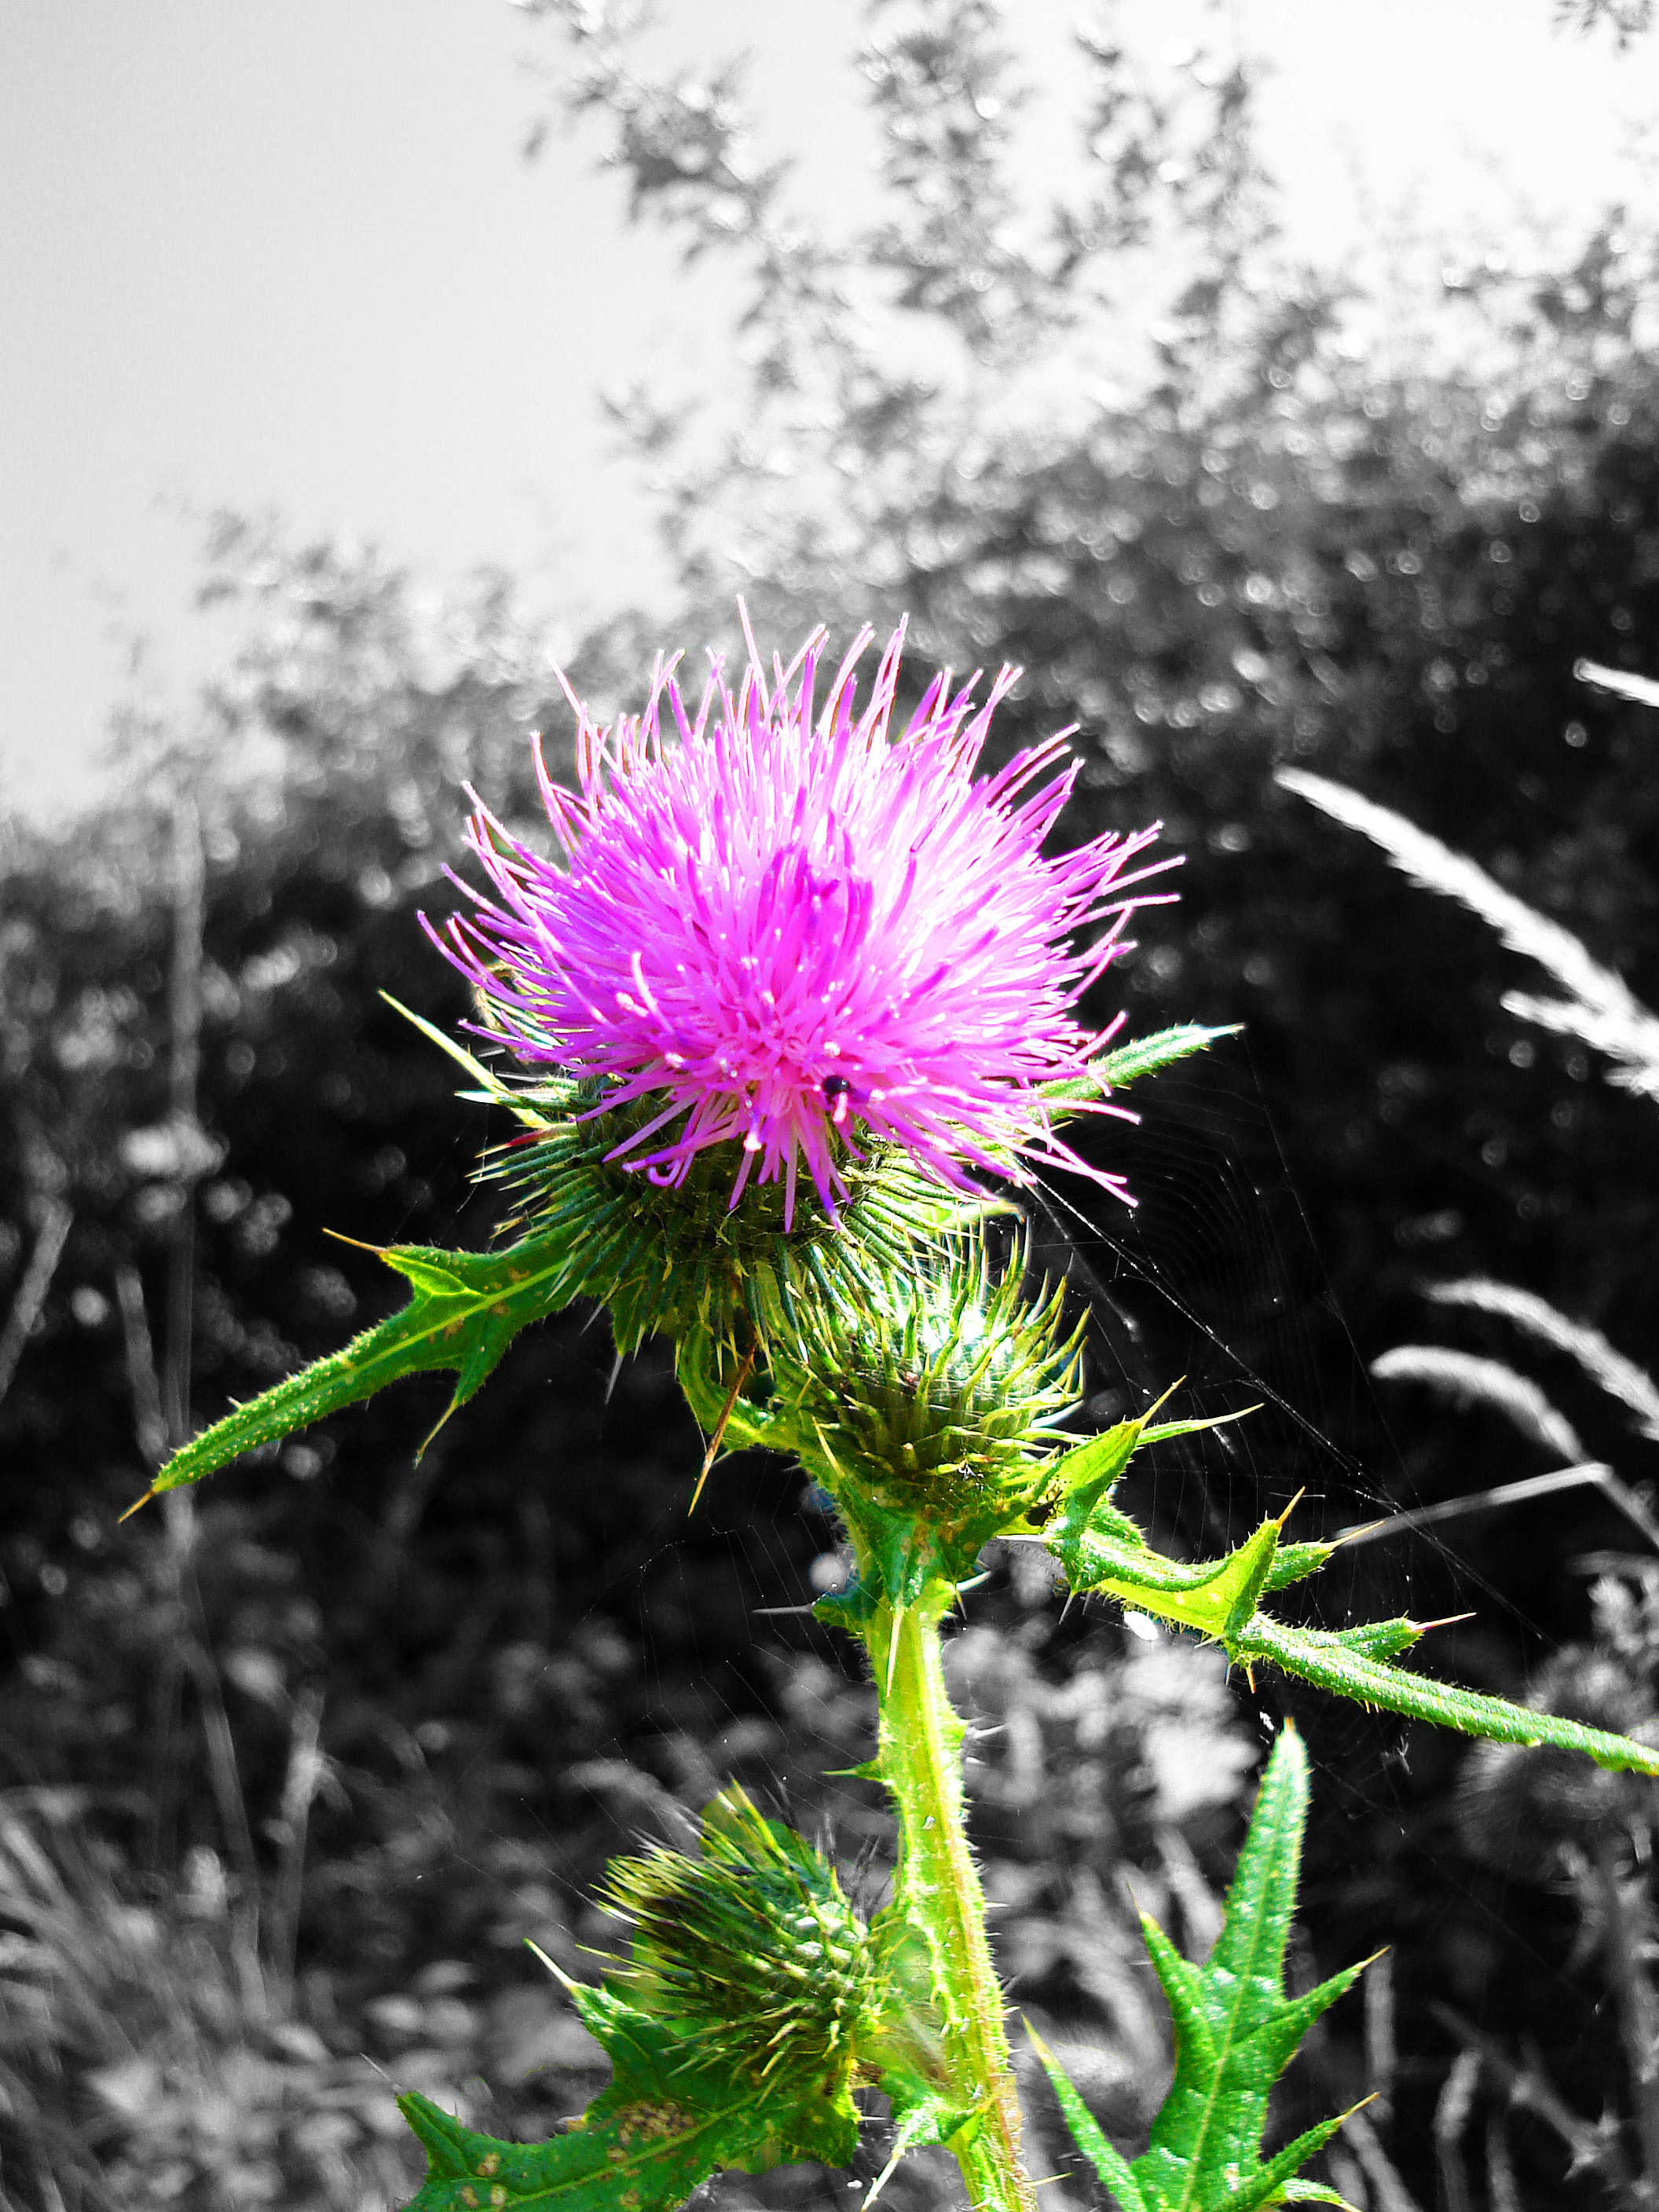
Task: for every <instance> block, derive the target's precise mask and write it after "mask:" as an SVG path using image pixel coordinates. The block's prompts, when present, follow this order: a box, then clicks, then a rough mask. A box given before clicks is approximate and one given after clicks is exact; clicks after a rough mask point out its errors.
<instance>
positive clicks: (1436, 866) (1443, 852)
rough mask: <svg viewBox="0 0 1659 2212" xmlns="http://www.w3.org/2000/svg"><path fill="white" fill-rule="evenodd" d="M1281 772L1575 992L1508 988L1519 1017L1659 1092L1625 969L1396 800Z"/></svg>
mask: <svg viewBox="0 0 1659 2212" xmlns="http://www.w3.org/2000/svg"><path fill="white" fill-rule="evenodd" d="M1274 779H1275V781H1277V782H1279V784H1281V785H1282V786H1283V787H1284V788H1285V790H1286V791H1292V792H1294V793H1296V794H1297V797H1298V798H1299V799H1306V800H1308V802H1309V804H1310V805H1314V806H1317V807H1318V808H1319V809H1320V811H1322V813H1325V814H1328V815H1329V816H1330V817H1331V818H1332V819H1333V820H1334V821H1336V822H1340V823H1343V824H1344V825H1345V826H1346V828H1348V829H1358V831H1360V833H1361V834H1362V835H1363V836H1367V837H1369V838H1370V840H1371V842H1372V843H1373V844H1375V845H1378V846H1380V847H1381V848H1382V849H1383V852H1385V853H1386V854H1388V856H1389V860H1392V861H1393V863H1394V865H1395V867H1397V868H1398V869H1399V870H1400V871H1401V873H1402V874H1403V875H1406V876H1407V877H1409V878H1410V879H1411V881H1412V882H1413V883H1414V884H1419V885H1420V886H1421V887H1422V888H1423V889H1424V890H1431V891H1438V892H1439V893H1440V895H1441V896H1443V897H1444V898H1452V899H1455V900H1456V901H1457V902H1458V903H1459V905H1460V906H1465V907H1467V908H1468V909H1469V911H1470V913H1472V914H1477V915H1480V919H1481V920H1482V921H1485V922H1486V923H1488V924H1489V925H1490V926H1491V927H1492V928H1493V929H1495V930H1496V931H1497V933H1498V937H1499V938H1500V939H1501V940H1502V941H1503V943H1504V945H1507V946H1508V947H1509V949H1510V951H1512V952H1519V953H1522V955H1524V957H1526V958H1527V959H1528V960H1535V961H1536V962H1537V963H1538V964H1539V966H1540V967H1541V968H1543V969H1547V971H1548V972H1549V974H1550V975H1553V977H1554V978H1555V980H1556V981H1557V982H1558V983H1559V984H1560V985H1561V987H1563V989H1564V990H1565V992H1566V993H1567V994H1568V995H1567V997H1566V998H1565V999H1540V998H1535V997H1534V996H1532V995H1531V994H1528V993H1525V992H1521V991H1509V992H1505V994H1504V1009H1505V1011H1506V1012H1509V1013H1511V1014H1513V1015H1514V1016H1515V1017H1516V1019H1517V1020H1521V1021H1530V1022H1535V1023H1536V1024H1539V1026H1540V1027H1541V1028H1544V1029H1549V1030H1557V1031H1559V1032H1560V1033H1562V1034H1565V1035H1566V1036H1576V1037H1577V1038H1579V1039H1580V1040H1581V1041H1582V1042H1584V1043H1585V1044H1588V1045H1589V1046H1591V1047H1592V1048H1594V1049H1595V1051H1597V1052H1599V1053H1601V1054H1605V1055H1606V1057H1607V1059H1609V1060H1613V1061H1614V1062H1615V1063H1616V1065H1615V1066H1614V1068H1613V1071H1612V1073H1610V1074H1609V1076H1608V1081H1609V1082H1611V1083H1615V1084H1617V1085H1619V1086H1620V1088H1621V1089H1623V1090H1628V1091H1639V1092H1641V1093H1642V1094H1643V1095H1644V1096H1645V1097H1656V1098H1659V1018H1656V1017H1655V1016H1654V1015H1653V1014H1651V1013H1650V1012H1649V1011H1648V1009H1647V1008H1646V1007H1645V1006H1643V1005H1642V1003H1641V1002H1640V1000H1638V999H1637V998H1636V997H1635V996H1634V995H1633V994H1632V992H1631V990H1630V988H1629V987H1628V986H1627V985H1626V982H1625V981H1624V979H1623V978H1622V977H1621V976H1620V975H1615V974H1614V973H1613V970H1612V969H1610V968H1604V967H1602V965H1601V963H1600V962H1599V961H1598V960H1596V959H1595V958H1593V957H1592V956H1591V955H1590V954H1589V952H1588V951H1586V950H1585V948H1584V946H1583V945H1582V944H1580V942H1579V940H1578V939H1577V938H1576V937H1575V936H1574V935H1573V933H1572V932H1571V930H1570V929H1564V928H1563V927H1561V925H1560V923H1559V922H1557V921H1550V919H1549V918H1548V916H1547V915H1541V914H1539V913H1537V912H1536V911H1535V910H1534V908H1531V907H1529V906H1528V904H1527V903H1526V902H1525V900H1524V899H1518V898H1516V896H1515V895H1514V894H1513V892H1510V891H1506V890H1504V887H1503V885H1502V884H1498V883H1494V882H1493V880H1492V878H1491V877H1490V876H1489V875H1488V874H1487V873H1486V870H1485V869H1484V868H1480V867H1477V866H1476V865H1475V863H1474V861H1473V860H1467V859H1465V857H1464V856H1463V854H1461V853H1454V852H1453V851H1452V849H1451V848H1450V846H1449V845H1443V844H1442V843H1441V842H1440V840H1439V839H1438V838H1437V837H1431V836H1429V834H1428V832H1427V831H1426V830H1424V829H1418V827H1417V826H1416V824H1415V823H1411V822H1407V819H1406V818H1405V817H1404V816H1403V815H1401V814H1395V813H1394V812H1393V811H1391V810H1390V809H1389V807H1386V806H1378V805H1376V804H1375V802H1374V801H1372V800H1370V799H1362V798H1361V797H1360V796H1359V794H1358V792H1353V791H1348V790H1346V789H1345V788H1344V787H1343V786H1342V785H1341V784H1339V783H1330V782H1328V781H1326V779H1325V778H1324V777H1323V776H1322V775H1309V774H1308V772H1307V770H1306V769H1297V768H1281V769H1276V770H1275V771H1274Z"/></svg>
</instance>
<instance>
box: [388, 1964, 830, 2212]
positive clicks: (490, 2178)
mask: <svg viewBox="0 0 1659 2212" xmlns="http://www.w3.org/2000/svg"><path fill="white" fill-rule="evenodd" d="M572 1995H573V1996H574V2001H575V2003H576V2007H577V2009H578V2010H579V2011H580V2014H581V2016H582V2020H583V2021H584V2023H585V2024H586V2027H587V2028H588V2029H589V2030H590V2032H591V2033H592V2034H593V2035H594V2036H595V2037H596V2038H597V2039H598V2040H599V2042H600V2043H601V2044H602V2045H604V2047H605V2051H606V2053H607V2055H608V2056H609V2057H610V2060H611V2086H610V2087H609V2088H607V2089H606V2090H605V2091H604V2092H603V2093H602V2094H601V2095H599V2097H597V2098H595V2100H593V2102H592V2104H591V2105H590V2106H588V2108H587V2110H586V2112H585V2113H584V2114H583V2115H582V2117H581V2118H580V2119H579V2120H576V2121H574V2122H573V2123H572V2124H571V2125H570V2126H569V2127H568V2129H566V2130H565V2132H564V2133H563V2134H562V2135H558V2136H553V2137H552V2138H551V2139H550V2141H549V2142H541V2143H507V2142H495V2141H494V2140H493V2139H492V2138H491V2137H490V2136H482V2135H477V2134H475V2133H474V2131H473V2130H471V2128H466V2127H463V2126H462V2125H461V2124H460V2122H459V2120H456V2119H453V2118H451V2117H450V2116H449V2115H448V2114H447V2112H441V2111H440V2110H439V2108H438V2106H435V2105H434V2104H433V2103H432V2102H431V2101H430V2100H428V2098H425V2097H422V2096H417V2095H414V2094H410V2095H407V2096H404V2097H400V2098H399V2099H398V2105H399V2107H400V2109H401V2110H402V2112H403V2115H404V2118H405V2119H406V2120H407V2121H408V2122H409V2124H410V2127H411V2128H413V2130H415V2133H416V2136H418V2137H419V2138H420V2142H421V2144H422V2148H423V2149H424V2150H425V2152H426V2155H427V2172H426V2179H425V2181H424V2182H423V2183H422V2186H421V2189H420V2191H419V2192H418V2194H417V2195H416V2197H413V2198H412V2199H411V2200H410V2203H409V2204H408V2205H407V2206H406V2207H405V2212H477V2208H480V2207H489V2208H492V2212H494V2209H495V2208H512V2207H523V2206H528V2205H536V2206H538V2207H543V2208H547V2212H555V2208H556V2212H669V2208H670V2207H671V2206H674V2205H678V2204H683V2203H684V2202H685V2200H686V2198H687V2197H690V2195H691V2193H692V2191H694V2190H696V2189H699V2188H701V2187H702V2184H703V2183H704V2182H705V2181H707V2180H708V2177H709V2176H710V2174H712V2173H714V2172H717V2171H718V2170H719V2169H720V2168H721V2167H732V2168H735V2169H736V2170H738V2172H744V2173H763V2172H767V2171H768V2170H769V2168H770V2167H772V2166H783V2165H790V2164H793V2163H794V2162H796V2161H797V2160H806V2159H811V2160H818V2161H820V2162H821V2163H823V2164H824V2165H826V2166H845V2165H846V2164H847V2163H848V2160H850V2159H851V2157H852V2155H853V2153H854V2148H855V2147H856V2144H857V2141H858V2114H857V2112H856V2111H855V2110H854V2106H853V2103H852V2100H851V2099H850V2097H848V2095H847V2094H846V2093H845V2092H844V2091H843V2092H842V2093H841V2094H840V2095H838V2096H835V2097H820V2096H817V2095H816V2094H809V2095H807V2096H805V2097H803V2098H800V2099H795V2098H793V2097H790V2096H787V2095H785V2094H783V2093H780V2092H778V2091H777V2090H776V2089H771V2088H768V2087H765V2086H757V2084H756V2082H755V2081H751V2080H750V2078H749V2076H748V2075H746V2074H743V2073H738V2075H736V2076H735V2078H734V2075H733V2073H732V2069H731V2067H730V2066H728V2065H727V2064H726V2063H724V2062H723V2061H722V2060H720V2058H719V2057H710V2056H709V2055H708V2053H707V2052H706V2051H702V2050H700V2049H698V2048H697V2047H696V2045H691V2044H689V2043H688V2042H687V2040H686V2039H685V2038H684V2037H683V2036H681V2035H678V2034H677V2033H675V2032H674V2030H673V2029H672V2028H671V2027H667V2026H665V2024H664V2023H662V2022H661V2021H654V2020H652V2019H650V2018H648V2017H647V2015H645V2014H644V2013H641V2012H638V2011H636V2010H635V2008H633V2007H632V2006H631V2005H629V2004H626V2003H624V2002H623V2001H622V1999H621V1998H619V1997H617V1996H614V1995H613V1994H612V1993H611V1992H610V1991H609V1990H593V1989H580V1988H578V1989H574V1990H573V1991H572Z"/></svg>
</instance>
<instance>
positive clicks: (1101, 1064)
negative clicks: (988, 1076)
mask: <svg viewBox="0 0 1659 2212" xmlns="http://www.w3.org/2000/svg"><path fill="white" fill-rule="evenodd" d="M1239 1027H1240V1024H1238V1023H1237V1022H1233V1023H1230V1024H1228V1025H1227V1026H1226V1027H1225V1028H1223V1029H1215V1030H1212V1029H1206V1028H1205V1027H1204V1026H1203V1025H1202V1024H1201V1023H1199V1022H1180V1023H1177V1024H1176V1027H1175V1028H1174V1029H1169V1030H1156V1031H1154V1033H1153V1034H1152V1036H1144V1037H1131V1038H1130V1040H1129V1042H1127V1044H1121V1045H1118V1046H1117V1047H1116V1048H1115V1049H1114V1050H1113V1051H1111V1052H1108V1053H1103V1054H1101V1056H1100V1058H1099V1059H1098V1060H1091V1061H1090V1063H1089V1073H1088V1074H1087V1075H1086V1076H1073V1077H1071V1078H1069V1079H1066V1080H1064V1081H1062V1082H1059V1083H1045V1084H1044V1085H1042V1096H1043V1097H1045V1098H1048V1099H1052V1100H1053V1101H1054V1103H1056V1104H1060V1105H1063V1104H1064V1103H1066V1101H1067V1100H1068V1099H1073V1098H1077V1099H1081V1098H1097V1097H1100V1096H1101V1095H1102V1094H1103V1092H1107V1091H1121V1090H1122V1089H1123V1087H1124V1085H1126V1084H1129V1083H1133V1082H1134V1081H1135V1079H1136V1078H1137V1077H1139V1076H1142V1075H1154V1074H1156V1073H1157V1072H1158V1069H1159V1068H1160V1067H1168V1066H1170V1064H1171V1063H1172V1062H1173V1061H1175V1060H1185V1059H1187V1058H1188V1055H1189V1054H1192V1053H1195V1052H1202V1051H1203V1050H1204V1049H1205V1048H1206V1046H1208V1045H1212V1044H1213V1043H1214V1042H1216V1039H1217V1038H1218V1037H1227V1036H1237V1035H1238V1032H1239Z"/></svg>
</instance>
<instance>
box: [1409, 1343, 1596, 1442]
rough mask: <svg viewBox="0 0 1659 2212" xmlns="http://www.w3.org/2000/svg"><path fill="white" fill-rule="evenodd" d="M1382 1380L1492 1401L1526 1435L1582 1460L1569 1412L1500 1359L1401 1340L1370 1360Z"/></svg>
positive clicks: (1466, 1400) (1475, 1402)
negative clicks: (1422, 1385)
mask: <svg viewBox="0 0 1659 2212" xmlns="http://www.w3.org/2000/svg"><path fill="white" fill-rule="evenodd" d="M1371 1373H1372V1374H1373V1375H1374V1376H1376V1379H1377V1380H1378V1382H1379V1383H1425V1384H1426V1385H1427V1387H1428V1388H1429V1389H1431V1390H1435V1391H1437V1392H1439V1394H1440V1395H1442V1396H1443V1397H1446V1398H1449V1399H1450V1400H1451V1401H1452V1402H1453V1404H1454V1405H1456V1406H1490V1407H1492V1409H1493V1410H1494V1411H1495V1412H1497V1413H1502V1414H1504V1416H1505V1417H1506V1418H1507V1419H1509V1420H1510V1421H1512V1422H1513V1423H1514V1425H1515V1426H1516V1428H1517V1429H1519V1430H1520V1431H1521V1433H1522V1436H1524V1437H1529V1438H1530V1439H1531V1440H1532V1442H1533V1443H1538V1444H1542V1445H1543V1447H1544V1449H1546V1450H1547V1451H1549V1452H1553V1453H1555V1454H1556V1455H1558V1456H1559V1457H1560V1458H1562V1459H1569V1460H1582V1459H1583V1458H1584V1457H1585V1452H1584V1447H1583V1444H1582V1443H1580V1442H1579V1440H1578V1436H1577V1431H1575V1429H1574V1428H1573V1425H1572V1424H1571V1421H1570V1420H1568V1419H1567V1417H1566V1415H1565V1413H1559V1412H1558V1411H1557V1409H1556V1408H1555V1407H1553V1405H1552V1404H1551V1403H1550V1401H1549V1400H1548V1399H1547V1397H1546V1396H1545V1395H1544V1393H1543V1392H1542V1391H1541V1389H1539V1387H1538V1385H1537V1383H1534V1382H1531V1381H1529V1380H1528V1377H1527V1376H1524V1375H1517V1374H1516V1371H1515V1370H1514V1368H1512V1367H1506V1366H1505V1365H1504V1363H1503V1361H1502V1360H1501V1359H1481V1358H1477V1357H1476V1356H1475V1354H1474V1353H1473V1352H1454V1351H1452V1350H1450V1349H1449V1347H1448V1346H1445V1345H1442V1344H1397V1345H1396V1346H1395V1347H1394V1349H1393V1351H1392V1352H1383V1355H1382V1357H1381V1358H1377V1359H1373V1360H1372V1362H1371Z"/></svg>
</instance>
